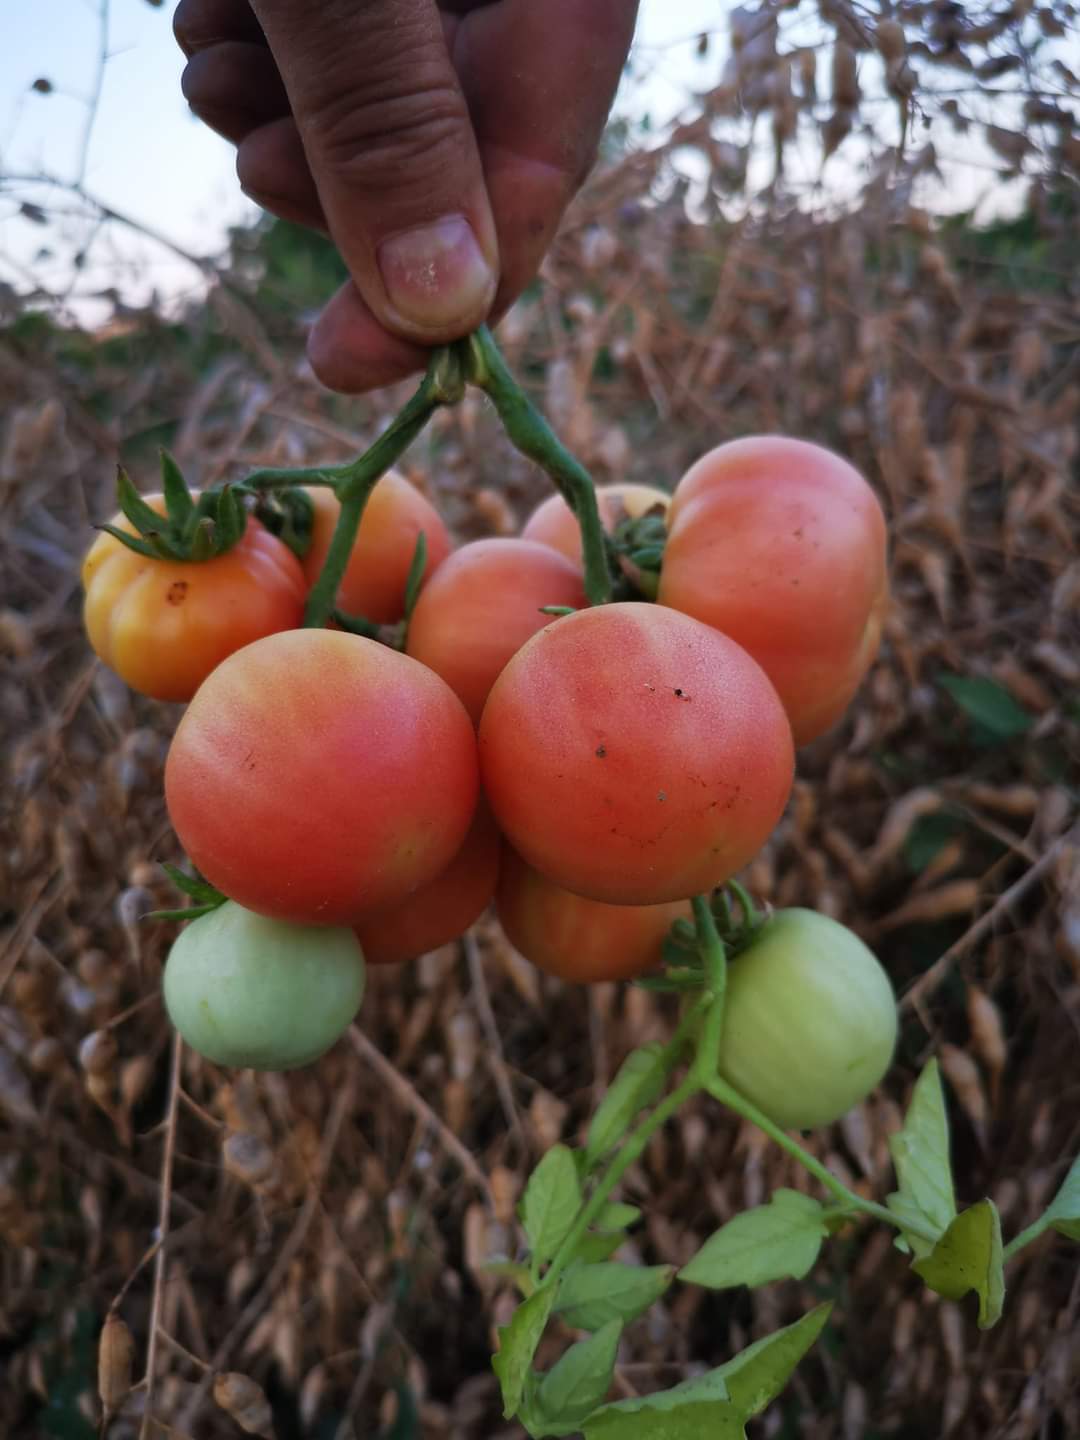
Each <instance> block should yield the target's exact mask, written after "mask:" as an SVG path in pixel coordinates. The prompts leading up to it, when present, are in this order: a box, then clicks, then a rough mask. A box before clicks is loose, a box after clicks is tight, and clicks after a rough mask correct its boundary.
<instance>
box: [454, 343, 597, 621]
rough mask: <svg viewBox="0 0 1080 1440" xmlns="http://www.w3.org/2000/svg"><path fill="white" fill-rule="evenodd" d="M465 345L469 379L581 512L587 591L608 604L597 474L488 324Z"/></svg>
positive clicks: (591, 599) (524, 449) (513, 437)
mask: <svg viewBox="0 0 1080 1440" xmlns="http://www.w3.org/2000/svg"><path fill="white" fill-rule="evenodd" d="M461 344H462V346H463V347H464V348H465V352H466V356H467V361H466V363H467V367H468V368H467V371H466V375H467V378H468V379H469V381H470V382H471V383H472V384H473V385H476V386H477V387H478V388H479V389H481V390H483V391H484V393H485V394H486V395H487V396H488V398H489V399H490V400H491V402H492V403H493V405H494V406H495V409H496V410H497V411H498V414H499V419H500V420H501V421H502V423H503V427H504V428H505V430H506V433H507V435H508V436H509V437H510V439H511V441H512V442H513V444H514V445H515V446H516V448H517V449H518V450H520V451H521V453H522V454H523V455H527V456H528V457H529V459H530V460H535V461H536V463H537V464H538V465H539V466H541V468H542V469H544V470H546V471H547V473H548V475H550V477H551V479H552V480H553V481H554V483H555V486H556V488H557V489H558V491H559V493H560V494H561V495H562V497H563V499H564V500H565V501H566V503H567V504H568V505H569V506H570V509H571V510H572V511H573V512H574V514H575V515H576V516H577V521H578V524H579V525H580V526H581V553H582V558H583V559H584V562H585V594H586V595H587V596H588V597H589V602H590V604H592V605H605V604H607V602H608V601H609V600H610V599H611V590H612V568H611V562H610V559H609V555H610V549H611V547H610V541H609V539H608V537H607V535H606V534H605V532H604V527H603V525H602V524H601V523H600V511H599V509H598V507H597V503H596V488H595V486H594V485H593V482H592V477H591V476H590V475H589V472H588V471H587V470H586V469H585V467H584V466H583V465H582V464H581V462H580V461H579V460H577V459H575V457H574V456H573V455H571V453H570V451H569V450H567V448H566V447H565V445H563V444H562V442H561V441H560V440H559V438H558V436H557V435H556V434H555V432H554V431H553V430H552V428H551V426H550V425H549V424H548V423H547V421H546V420H545V419H544V417H543V416H542V415H541V414H540V412H539V410H537V408H536V406H535V405H534V404H533V403H532V401H531V400H530V399H529V398H528V396H527V395H526V394H525V393H524V391H523V390H522V389H521V387H520V386H519V385H518V383H517V381H516V380H515V379H514V377H513V375H512V374H511V372H510V368H509V366H508V365H507V363H506V361H505V360H504V359H503V357H502V353H501V351H500V350H499V347H498V346H497V345H496V343H495V340H494V337H493V336H492V334H491V331H490V330H489V329H488V328H487V326H486V325H482V326H481V327H480V329H479V330H476V331H474V332H473V334H472V335H470V336H469V337H468V339H467V340H464V341H462V342H461Z"/></svg>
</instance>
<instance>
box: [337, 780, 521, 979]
mask: <svg viewBox="0 0 1080 1440" xmlns="http://www.w3.org/2000/svg"><path fill="white" fill-rule="evenodd" d="M499 848H500V840H499V832H498V830H497V829H496V826H495V821H494V820H493V819H492V817H491V811H490V810H489V809H488V807H487V806H486V805H485V803H484V800H483V797H481V799H480V803H479V805H478V806H477V807H476V814H475V815H474V817H473V823H472V825H471V826H470V827H469V833H468V835H466V837H465V843H464V844H463V845H462V847H461V849H460V850H459V851H458V853H457V854H456V855H455V856H454V858H453V860H451V861H450V864H449V865H448V866H447V867H446V869H445V870H441V871H440V872H439V874H438V875H436V876H435V879H434V880H432V881H430V882H429V883H428V884H427V885H423V886H421V888H420V889H419V890H417V891H415V892H414V893H413V894H412V895H410V896H409V897H408V899H407V900H398V901H396V902H395V903H393V904H390V905H381V906H379V907H378V908H377V909H374V910H365V912H364V913H363V915H361V916H360V918H359V919H358V920H357V921H356V923H355V925H354V926H353V929H354V930H355V931H356V934H357V937H358V939H359V941H360V944H361V946H362V948H363V951H364V959H365V960H366V961H367V962H368V964H369V965H389V964H392V963H393V962H394V961H397V960H411V959H413V958H414V957H415V956H417V955H426V954H427V952H428V951H429V950H436V949H438V947H439V946H440V945H447V944H449V942H450V941H451V940H456V939H457V937H458V936H459V935H463V934H464V933H465V931H466V930H467V929H468V928H469V926H470V925H471V924H472V923H473V921H474V920H477V919H478V918H479V917H480V916H481V915H482V914H483V913H484V911H485V910H486V909H487V907H488V906H489V905H490V904H491V901H492V898H493V896H494V894H495V881H496V880H497V879H498V875H499Z"/></svg>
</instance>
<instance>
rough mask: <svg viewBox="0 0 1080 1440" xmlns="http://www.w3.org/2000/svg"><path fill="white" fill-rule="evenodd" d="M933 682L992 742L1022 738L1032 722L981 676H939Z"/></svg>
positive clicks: (996, 686) (1013, 701) (1021, 709)
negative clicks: (949, 696) (986, 733)
mask: <svg viewBox="0 0 1080 1440" xmlns="http://www.w3.org/2000/svg"><path fill="white" fill-rule="evenodd" d="M937 683H938V684H939V685H940V686H941V688H942V689H943V690H945V691H946V692H947V693H948V694H949V695H951V696H952V698H953V699H954V700H955V701H956V703H957V704H958V705H959V706H960V708H961V710H963V711H964V713H965V714H966V715H967V716H968V718H969V719H971V720H974V721H975V723H976V724H977V725H979V726H981V727H982V729H983V730H985V731H987V732H988V734H989V735H990V737H991V738H992V739H994V740H1013V739H1015V738H1016V736H1018V735H1025V734H1026V733H1027V732H1028V731H1029V730H1030V729H1031V727H1032V725H1034V723H1035V719H1034V717H1033V716H1032V715H1030V714H1029V713H1028V712H1027V711H1026V710H1025V709H1024V707H1023V706H1022V705H1020V704H1018V703H1017V701H1015V700H1014V699H1013V697H1012V696H1011V695H1010V694H1009V692H1008V690H1006V689H1004V687H1003V686H1001V685H999V684H998V683H997V682H996V681H994V680H987V679H985V678H984V677H983V676H980V675H974V676H967V675H949V674H947V673H945V674H941V675H939V676H938V677H937Z"/></svg>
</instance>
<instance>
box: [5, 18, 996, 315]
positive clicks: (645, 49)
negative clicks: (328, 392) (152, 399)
mask: <svg viewBox="0 0 1080 1440" xmlns="http://www.w3.org/2000/svg"><path fill="white" fill-rule="evenodd" d="M0 3H2V4H3V8H4V10H5V14H4V18H3V32H4V33H3V41H4V43H3V45H2V46H0V173H5V174H7V175H9V176H10V175H13V174H23V173H27V174H35V173H39V172H47V173H49V174H52V175H55V176H57V177H60V178H63V179H68V180H70V179H74V178H77V177H78V175H79V166H80V153H81V147H82V137H83V132H84V127H85V119H86V115H87V106H86V100H87V98H88V97H89V96H90V95H91V94H92V93H93V89H94V85H95V78H96V71H97V57H98V54H99V51H100V40H99V36H100V20H99V16H100V9H99V6H100V4H101V0H38V3H36V4H35V3H30V0H18V3H16V0H0ZM538 3H542V0H538ZM174 8H175V7H174V5H173V4H172V3H171V0H170V3H168V4H166V5H163V6H161V8H157V7H155V6H154V5H152V4H150V3H147V0H110V8H109V46H108V49H109V59H108V62H107V64H106V66H105V72H104V82H103V86H102V92H101V98H100V102H99V104H98V107H97V114H96V119H95V124H94V129H93V133H92V137H91V142H90V147H89V152H88V155H87V164H86V170H85V185H86V187H87V189H88V190H89V191H91V192H92V193H93V195H94V196H95V197H97V198H98V199H100V200H102V201H104V202H105V203H106V204H108V205H110V206H112V207H113V208H115V209H116V210H118V211H120V212H122V213H123V214H125V215H128V216H130V217H131V218H132V219H134V220H137V221H139V222H140V223H141V224H143V225H146V226H148V227H151V228H152V229H154V230H156V231H157V232H159V233H161V234H163V235H165V236H167V237H168V238H169V239H170V240H172V241H173V242H174V243H176V244H177V245H179V246H181V247H183V248H184V249H186V250H188V251H190V252H192V253H196V254H201V255H211V254H214V253H217V252H219V251H220V250H221V249H222V247H223V245H224V241H225V235H226V230H227V228H228V227H229V226H230V225H235V224H238V223H242V222H244V221H246V220H250V219H252V218H254V216H255V215H256V214H257V211H256V208H255V207H254V206H253V205H252V204H251V203H250V202H248V201H247V200H245V199H244V197H243V196H242V195H241V193H240V190H239V187H238V185H237V183H236V179H235V172H234V166H233V150H232V147H231V146H230V145H228V143H227V142H226V141H224V140H222V139H220V138H219V137H218V136H216V135H214V134H213V133H212V132H211V131H209V130H207V129H206V128H205V127H204V126H202V125H201V124H200V123H199V122H198V121H196V120H195V119H194V117H193V116H192V115H191V114H190V112H189V110H188V108H187V105H186V103H185V102H184V100H183V97H182V96H181V94H180V84H179V80H180V72H181V69H182V68H183V57H182V56H181V54H180V51H179V50H178V48H177V46H176V44H175V42H174V40H173V38H172V28H171V16H172V11H173V9H174ZM731 8H732V6H731V5H730V4H728V3H724V0H642V4H641V12H640V20H639V24H638V31H637V36H636V40H635V55H634V68H635V71H636V73H637V78H636V79H635V80H634V82H633V87H632V95H633V102H632V103H633V109H634V111H635V113H637V114H638V115H640V114H642V113H643V112H645V111H647V112H649V114H650V115H651V116H652V118H653V120H654V121H655V122H658V123H660V124H661V125H662V124H663V122H665V121H667V120H669V119H670V118H671V117H672V116H674V115H675V114H677V113H678V112H679V111H680V110H681V109H682V108H683V107H684V106H685V105H686V102H687V99H688V94H689V92H690V91H692V90H693V89H701V90H703V89H705V88H707V87H708V86H710V85H713V84H715V83H716V81H717V79H718V78H719V74H720V70H721V67H722V64H723V61H724V58H725V53H726V47H727V38H726V37H727V24H726V16H727V14H728V12H729V11H730V10H731ZM705 30H708V31H712V32H714V34H715V37H716V43H714V44H713V45H712V46H711V47H710V51H709V54H708V55H707V56H706V57H705V58H704V59H699V58H697V57H696V55H695V45H694V42H695V40H696V37H697V35H698V34H699V33H701V32H702V31H705ZM679 42H684V43H679ZM643 73H644V78H642V76H643ZM39 76H44V77H47V78H48V79H49V80H50V81H51V82H52V84H53V86H54V91H53V93H52V94H49V95H39V94H37V93H35V92H34V91H32V89H31V86H32V84H33V82H34V81H35V79H37V78H38V77H39ZM628 96H629V91H625V92H624V93H623V102H622V103H623V104H627V103H629V100H628ZM618 103H619V102H617V106H618ZM847 163H848V162H846V161H845V159H844V155H843V152H841V156H839V157H837V158H836V159H834V161H833V162H831V176H830V184H831V185H832V186H837V185H839V186H843V185H844V167H845V164H847ZM853 173H854V172H853V171H851V170H850V169H849V170H848V177H849V178H850V177H851V176H852V175H853ZM983 178H984V180H985V178H986V177H983ZM845 188H846V187H845ZM20 198H31V199H34V200H36V201H38V203H40V204H43V205H44V204H46V203H48V204H49V205H50V209H55V208H57V207H59V208H60V209H61V210H63V209H65V208H66V209H68V210H69V211H70V209H71V202H70V200H66V199H64V197H62V196H59V195H58V194H57V192H55V191H53V192H45V191H41V190H39V191H36V192H33V191H29V190H25V189H24V190H21V191H20ZM86 234H87V229H86V223H85V220H84V219H79V218H76V217H72V216H70V215H69V216H68V217H67V218H66V219H65V218H63V216H61V218H60V219H59V221H57V222H55V228H54V226H53V225H50V226H49V227H46V226H41V225H34V224H31V223H30V222H29V221H27V220H26V219H25V218H24V217H22V216H21V215H19V214H18V213H17V211H16V208H15V206H13V205H12V203H11V201H10V199H8V198H5V196H4V195H3V194H0V280H7V281H9V282H13V283H15V284H17V286H18V288H20V289H25V288H26V287H27V285H28V284H29V283H32V282H33V281H34V280H37V281H38V282H40V283H42V284H44V285H45V286H47V287H48V288H50V289H52V290H58V289H62V288H64V286H65V285H66V284H68V283H71V281H70V274H71V272H70V256H71V254H72V248H73V243H78V244H82V243H84V242H85V238H86ZM49 252H51V253H49ZM92 253H93V257H94V263H93V264H92V265H91V266H89V267H88V269H87V270H86V271H85V272H84V273H83V274H82V275H81V276H79V277H78V279H77V282H76V283H75V294H76V295H84V296H85V295H88V294H92V293H94V292H95V291H99V290H100V289H101V288H102V287H103V286H104V285H106V284H114V285H115V286H116V287H117V288H118V289H119V290H120V291H121V293H122V294H123V295H124V296H125V298H127V299H130V300H131V301H133V302H138V301H143V300H145V299H146V298H147V297H148V292H149V290H150V288H151V287H156V288H157V289H158V291H159V293H162V294H166V295H176V294H179V293H183V292H184V291H186V290H190V289H192V288H195V289H197V288H198V287H199V276H198V274H197V272H196V271H194V270H193V268H192V267H191V266H190V265H188V264H186V263H185V262H184V261H182V260H180V259H178V258H176V257H174V256H171V255H169V254H168V253H167V252H166V251H163V250H162V249H161V248H160V247H157V246H154V245H152V244H150V243H149V242H147V241H145V240H144V239H141V238H139V237H137V236H135V235H133V234H132V233H131V232H130V231H125V230H123V229H122V227H118V226H110V227H107V229H106V230H105V231H104V232H103V233H102V235H101V236H100V237H98V239H97V241H96V243H95V248H94V250H93V252H92ZM77 308H78V310H79V313H87V312H86V307H85V305H80V306H78V307H77ZM99 308H100V307H99Z"/></svg>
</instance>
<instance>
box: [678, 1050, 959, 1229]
mask: <svg viewBox="0 0 1080 1440" xmlns="http://www.w3.org/2000/svg"><path fill="white" fill-rule="evenodd" d="M706 1089H707V1090H708V1092H709V1094H710V1095H711V1096H712V1097H713V1099H714V1100H719V1101H720V1103H721V1104H722V1105H726V1106H727V1107H728V1109H729V1110H734V1111H735V1113H736V1114H737V1115H741V1116H742V1117H743V1119H744V1120H749V1121H751V1122H752V1123H753V1124H754V1125H756V1126H757V1127H758V1129H759V1130H764V1132H765V1134H766V1135H768V1137H769V1139H770V1140H775V1141H776V1143H777V1145H779V1146H780V1148H781V1149H782V1150H786V1151H787V1153H788V1154H789V1155H791V1156H792V1157H793V1158H794V1159H796V1160H798V1162H799V1164H800V1165H801V1166H802V1167H803V1169H804V1170H808V1171H809V1172H810V1174H811V1175H813V1176H814V1178H815V1179H817V1180H820V1181H821V1183H822V1185H824V1186H825V1188H826V1190H828V1191H829V1192H830V1193H831V1194H833V1195H835V1196H836V1198H837V1199H838V1200H839V1201H840V1202H841V1203H842V1204H843V1206H844V1207H845V1209H848V1210H861V1211H862V1213H863V1214H864V1215H873V1216H874V1218H875V1219H877V1220H883V1221H884V1222H885V1224H886V1225H892V1226H894V1227H895V1228H896V1229H897V1230H906V1231H907V1233H908V1234H909V1235H918V1236H919V1238H920V1239H922V1240H927V1241H929V1242H930V1244H932V1245H933V1244H935V1243H936V1242H937V1240H938V1238H939V1237H938V1236H937V1235H935V1234H933V1233H931V1231H930V1230H928V1229H924V1228H922V1227H921V1226H918V1225H914V1224H911V1223H910V1222H909V1221H908V1220H907V1219H905V1220H904V1221H903V1222H901V1220H900V1219H899V1217H898V1216H896V1215H894V1214H893V1212H892V1211H891V1210H890V1209H888V1207H887V1206H885V1205H878V1204H877V1203H876V1201H873V1200H867V1199H865V1198H864V1197H863V1196H862V1195H860V1194H858V1192H857V1191H855V1190H849V1189H848V1187H847V1186H846V1185H845V1184H844V1182H843V1181H842V1180H839V1179H837V1177H836V1176H835V1175H834V1174H833V1173H832V1171H831V1170H829V1169H827V1167H826V1166H824V1165H823V1164H822V1163H821V1161H820V1160H816V1159H815V1158H814V1156H813V1155H811V1154H810V1152H809V1150H805V1149H804V1148H803V1147H802V1146H801V1145H800V1144H799V1142H798V1141H797V1140H795V1139H793V1138H792V1136H790V1135H789V1134H788V1133H787V1131H786V1130H782V1129H781V1128H780V1126H779V1125H777V1124H775V1123H774V1122H773V1121H772V1120H770V1119H769V1117H768V1116H767V1115H766V1114H765V1113H764V1111H762V1110H759V1109H758V1108H757V1106H756V1105H754V1104H752V1103H751V1101H749V1100H747V1099H746V1097H745V1096H744V1095H742V1094H740V1093H739V1091H738V1090H736V1089H735V1087H734V1086H733V1085H729V1084H728V1083H727V1081H726V1080H722V1079H720V1077H719V1076H717V1077H716V1078H715V1079H712V1080H710V1081H709V1082H708V1084H707V1085H706Z"/></svg>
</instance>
